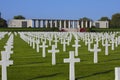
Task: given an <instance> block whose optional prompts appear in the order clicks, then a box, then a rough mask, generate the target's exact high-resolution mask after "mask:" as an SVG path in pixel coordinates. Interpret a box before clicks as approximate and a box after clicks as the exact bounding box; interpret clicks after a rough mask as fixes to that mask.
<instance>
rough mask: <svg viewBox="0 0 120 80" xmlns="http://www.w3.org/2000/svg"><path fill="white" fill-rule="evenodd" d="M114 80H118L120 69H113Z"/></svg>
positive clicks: (119, 79) (119, 78)
mask: <svg viewBox="0 0 120 80" xmlns="http://www.w3.org/2000/svg"><path fill="white" fill-rule="evenodd" d="M115 80H120V67H115Z"/></svg>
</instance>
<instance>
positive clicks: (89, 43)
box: [88, 39, 92, 51]
mask: <svg viewBox="0 0 120 80" xmlns="http://www.w3.org/2000/svg"><path fill="white" fill-rule="evenodd" d="M91 43H92V41H91V40H90V39H88V51H90V48H91Z"/></svg>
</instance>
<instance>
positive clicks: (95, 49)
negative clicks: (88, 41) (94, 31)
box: [90, 44, 101, 63]
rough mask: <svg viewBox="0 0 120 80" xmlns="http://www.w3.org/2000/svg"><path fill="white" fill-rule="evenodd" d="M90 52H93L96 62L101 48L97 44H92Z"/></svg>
mask: <svg viewBox="0 0 120 80" xmlns="http://www.w3.org/2000/svg"><path fill="white" fill-rule="evenodd" d="M90 51H91V52H94V63H98V52H100V51H101V49H98V45H97V44H94V49H90Z"/></svg>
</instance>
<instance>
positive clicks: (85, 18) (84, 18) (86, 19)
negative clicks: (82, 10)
mask: <svg viewBox="0 0 120 80" xmlns="http://www.w3.org/2000/svg"><path fill="white" fill-rule="evenodd" d="M80 20H82V21H90V20H92V19H90V18H87V17H83V18H80Z"/></svg>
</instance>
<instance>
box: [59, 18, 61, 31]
mask: <svg viewBox="0 0 120 80" xmlns="http://www.w3.org/2000/svg"><path fill="white" fill-rule="evenodd" d="M61 23H62V22H61V20H60V21H59V25H60V28H59V29H61V28H62V24H61Z"/></svg>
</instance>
